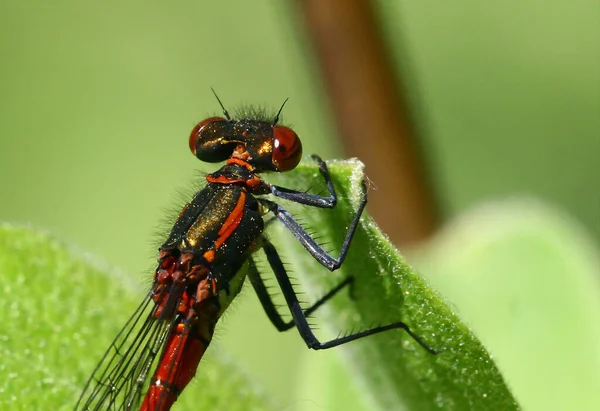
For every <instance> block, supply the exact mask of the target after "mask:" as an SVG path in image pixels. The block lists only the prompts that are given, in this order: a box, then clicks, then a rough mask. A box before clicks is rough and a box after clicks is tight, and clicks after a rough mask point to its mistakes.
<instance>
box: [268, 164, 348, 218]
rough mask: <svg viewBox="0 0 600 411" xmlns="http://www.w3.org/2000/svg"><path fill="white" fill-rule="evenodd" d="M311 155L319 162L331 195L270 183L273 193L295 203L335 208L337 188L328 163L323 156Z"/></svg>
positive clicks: (320, 170)
mask: <svg viewBox="0 0 600 411" xmlns="http://www.w3.org/2000/svg"><path fill="white" fill-rule="evenodd" d="M311 157H312V158H313V159H314V160H315V161H316V162H317V163H318V164H319V172H320V173H321V175H322V176H323V178H324V179H325V184H327V190H328V191H329V196H327V197H324V196H319V195H315V194H308V193H303V192H301V191H296V190H290V189H289V188H285V187H279V186H275V185H270V188H271V194H273V195H275V196H277V197H279V198H283V199H286V200H290V201H293V202H295V203H299V204H304V205H308V206H312V207H319V208H333V207H335V204H336V203H337V195H336V194H335V188H334V187H333V182H332V181H331V176H330V175H329V170H327V165H326V164H325V162H324V161H323V160H322V159H321V157H319V156H317V155H314V154H313V155H312V156H311Z"/></svg>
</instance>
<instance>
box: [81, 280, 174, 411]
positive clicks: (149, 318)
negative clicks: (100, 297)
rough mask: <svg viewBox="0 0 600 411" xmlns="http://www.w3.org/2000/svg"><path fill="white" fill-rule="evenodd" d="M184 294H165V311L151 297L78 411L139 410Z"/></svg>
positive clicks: (104, 361)
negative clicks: (178, 304)
mask: <svg viewBox="0 0 600 411" xmlns="http://www.w3.org/2000/svg"><path fill="white" fill-rule="evenodd" d="M177 288H179V287H177ZM181 291H182V290H181V289H177V290H173V289H171V290H166V291H164V293H168V298H167V303H166V305H165V306H163V307H162V308H159V306H158V305H156V304H155V302H154V300H153V299H152V295H151V293H148V295H146V297H145V298H144V300H143V301H142V303H141V304H140V305H139V306H138V308H137V309H136V310H135V312H134V313H133V315H132V316H131V317H130V318H129V320H128V321H127V323H126V324H125V326H124V327H123V328H122V329H121V331H119V333H118V334H117V336H116V337H115V339H114V341H113V342H112V343H111V344H110V346H109V347H108V349H107V350H106V352H105V353H104V356H103V357H102V359H101V360H100V363H99V364H98V365H97V366H96V368H95V369H94V372H93V373H92V376H91V377H90V379H89V380H88V381H87V383H86V385H85V388H84V389H83V392H82V393H81V396H80V397H79V401H77V405H76V406H75V410H76V411H77V410H85V411H91V410H94V411H96V410H97V411H104V410H138V409H139V407H140V404H141V401H142V399H143V394H144V393H145V391H146V389H147V386H148V380H149V377H150V375H151V371H152V368H153V367H152V365H153V363H154V360H155V359H156V356H157V355H158V354H160V353H161V352H162V350H163V347H164V345H165V340H166V338H167V336H168V335H169V333H170V332H171V330H172V328H173V326H174V325H175V323H176V318H177V316H176V315H175V314H176V309H173V308H174V307H177V303H178V302H179V300H180V298H181ZM159 301H160V299H159ZM159 309H161V311H160V314H158V313H159V311H158V310H159Z"/></svg>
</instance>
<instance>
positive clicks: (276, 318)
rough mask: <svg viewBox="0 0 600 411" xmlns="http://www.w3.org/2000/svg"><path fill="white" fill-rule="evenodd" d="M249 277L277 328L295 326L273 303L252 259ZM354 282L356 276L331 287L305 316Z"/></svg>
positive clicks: (286, 328)
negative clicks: (285, 318) (287, 320)
mask: <svg viewBox="0 0 600 411" xmlns="http://www.w3.org/2000/svg"><path fill="white" fill-rule="evenodd" d="M248 277H250V282H251V283H252V287H253V288H254V291H255V292H256V295H257V296H258V299H259V300H260V303H261V304H262V306H263V309H264V310H265V313H266V314H267V317H269V319H270V320H271V322H272V323H273V325H274V326H275V328H277V330H278V331H282V332H283V331H287V330H289V329H290V328H293V327H294V326H295V325H296V323H295V322H294V320H291V321H289V322H285V321H284V320H283V318H281V315H280V314H279V312H277V309H276V308H275V304H273V300H272V299H271V296H270V295H269V292H268V291H267V287H265V283H264V282H263V280H262V278H260V274H259V273H258V270H257V269H256V265H255V264H254V262H253V261H252V259H250V262H249V267H248ZM353 283H354V277H348V278H346V279H345V280H344V281H342V282H341V283H339V284H338V285H336V286H335V287H334V288H333V289H331V290H330V291H329V292H328V293H327V294H325V295H324V296H323V297H321V298H320V299H319V300H318V301H316V302H315V303H314V304H313V305H312V306H310V307H309V308H307V309H306V310H304V312H303V314H304V316H305V317H308V316H310V315H311V314H312V313H313V312H315V311H316V310H317V309H318V308H319V307H320V306H322V305H323V304H325V303H326V302H327V301H328V300H329V299H331V298H332V297H333V296H334V295H336V294H337V293H338V292H339V291H341V290H342V289H343V288H344V287H346V286H347V285H352V284H353Z"/></svg>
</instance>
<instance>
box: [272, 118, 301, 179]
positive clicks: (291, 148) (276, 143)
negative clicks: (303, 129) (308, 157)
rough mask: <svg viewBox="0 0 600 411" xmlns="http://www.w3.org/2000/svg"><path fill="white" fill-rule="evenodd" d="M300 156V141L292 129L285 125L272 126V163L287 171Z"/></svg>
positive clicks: (295, 163) (297, 161)
mask: <svg viewBox="0 0 600 411" xmlns="http://www.w3.org/2000/svg"><path fill="white" fill-rule="evenodd" d="M301 158H302V143H301V142H300V138H299V137H298V135H297V134H296V133H295V132H294V130H292V129H291V128H289V127H285V126H275V127H273V165H274V166H275V167H277V169H278V170H279V171H289V170H291V169H293V168H294V167H296V166H297V165H298V163H299V162H300V159H301Z"/></svg>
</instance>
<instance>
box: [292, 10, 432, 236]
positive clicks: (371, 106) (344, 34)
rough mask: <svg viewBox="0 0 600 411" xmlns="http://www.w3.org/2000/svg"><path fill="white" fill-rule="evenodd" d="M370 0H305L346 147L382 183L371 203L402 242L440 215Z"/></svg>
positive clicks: (376, 215) (421, 232) (376, 182)
mask: <svg viewBox="0 0 600 411" xmlns="http://www.w3.org/2000/svg"><path fill="white" fill-rule="evenodd" d="M371 4H372V3H371V2H370V1H368V0H304V1H301V2H300V7H301V9H302V11H303V14H304V17H305V21H306V26H307V29H308V32H309V35H310V37H311V40H312V42H313V46H314V49H315V52H316V55H317V59H318V63H319V65H320V69H321V74H322V77H323V81H324V83H325V87H326V89H327V92H328V95H329V98H330V102H331V104H332V106H333V111H334V113H335V118H336V122H337V127H338V131H339V133H340V135H341V136H342V141H343V144H344V147H345V151H346V154H348V155H350V156H356V157H358V158H360V159H361V160H362V161H363V162H364V163H365V164H366V166H367V174H368V175H369V178H370V179H371V181H372V182H373V183H374V185H375V186H376V187H377V190H371V191H370V193H369V200H370V201H369V204H370V206H369V209H370V213H371V214H372V215H373V217H374V218H375V220H376V221H377V222H378V223H379V224H380V226H381V227H382V228H383V230H384V231H385V232H386V233H388V235H389V236H390V238H391V239H392V241H394V242H395V243H396V244H397V245H399V246H403V245H406V244H410V243H415V242H419V241H421V240H424V239H426V238H427V237H428V236H430V235H431V234H432V233H433V232H434V230H435V228H436V227H437V222H438V216H437V209H436V207H435V203H434V195H433V193H432V190H431V187H430V184H429V181H428V179H427V178H426V177H427V175H426V173H425V172H424V167H423V164H422V160H421V156H420V155H419V154H420V153H419V149H418V143H417V141H418V140H417V135H416V130H415V127H414V126H413V124H412V119H411V115H410V113H409V112H408V104H407V102H406V100H405V99H404V98H403V96H402V95H401V93H399V90H401V87H400V85H399V84H398V81H397V79H396V77H395V75H394V71H393V69H392V67H391V65H390V62H389V61H388V57H387V55H386V52H385V47H384V44H383V41H382V39H381V36H380V33H379V31H378V28H377V25H376V22H375V18H374V16H373V10H372V9H371Z"/></svg>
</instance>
